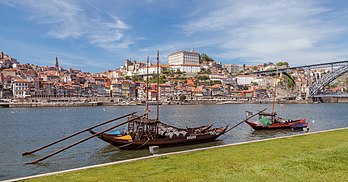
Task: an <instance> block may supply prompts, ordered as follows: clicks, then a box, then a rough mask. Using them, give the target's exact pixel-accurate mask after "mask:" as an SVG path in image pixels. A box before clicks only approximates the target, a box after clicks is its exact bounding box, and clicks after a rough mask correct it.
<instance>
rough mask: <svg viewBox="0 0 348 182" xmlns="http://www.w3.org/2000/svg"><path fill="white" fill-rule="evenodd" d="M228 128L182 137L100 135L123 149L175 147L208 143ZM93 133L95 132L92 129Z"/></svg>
mask: <svg viewBox="0 0 348 182" xmlns="http://www.w3.org/2000/svg"><path fill="white" fill-rule="evenodd" d="M226 129H227V126H226V127H225V128H223V129H222V130H221V129H220V130H221V132H219V133H216V132H211V133H207V134H202V135H193V136H187V137H181V138H173V139H168V138H163V139H151V140H147V139H143V140H120V139H117V136H115V135H110V134H100V135H99V136H98V137H99V138H100V139H102V140H104V141H105V142H108V143H110V144H111V145H113V146H115V147H118V148H119V149H122V150H137V149H142V148H148V147H149V146H159V147H173V146H181V145H192V144H199V143H206V142H211V141H214V140H216V139H217V138H218V137H219V136H221V135H222V134H223V133H224V132H225V131H226ZM90 132H91V133H92V134H95V132H93V131H90Z"/></svg>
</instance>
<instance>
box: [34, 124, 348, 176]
mask: <svg viewBox="0 0 348 182" xmlns="http://www.w3.org/2000/svg"><path fill="white" fill-rule="evenodd" d="M27 181H348V129H343V130H337V131H330V132H325V133H316V134H311V135H302V136H295V137H291V138H283V139H276V140H269V141H262V142H255V143H248V144H242V145H235V146H228V147H221V148H214V149H209V150H203V151H196V152H191V153H185V154H178V155H168V156H161V157H157V158H151V159H146V160H140V161H135V162H128V163H121V164H117V165H110V166H104V167H98V168H92V169H86V170H81V171H74V172H68V173H62V174H56V175H51V176H45V177H40V178H33V179H30V180H27Z"/></svg>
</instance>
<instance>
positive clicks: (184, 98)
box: [179, 94, 186, 102]
mask: <svg viewBox="0 0 348 182" xmlns="http://www.w3.org/2000/svg"><path fill="white" fill-rule="evenodd" d="M179 99H180V101H181V102H182V101H184V100H186V95H184V94H181V95H180V98H179Z"/></svg>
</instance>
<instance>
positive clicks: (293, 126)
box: [245, 118, 308, 130]
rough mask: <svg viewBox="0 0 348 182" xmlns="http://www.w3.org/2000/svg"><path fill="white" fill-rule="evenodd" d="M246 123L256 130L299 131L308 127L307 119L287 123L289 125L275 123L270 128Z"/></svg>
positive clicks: (249, 122) (250, 122)
mask: <svg viewBox="0 0 348 182" xmlns="http://www.w3.org/2000/svg"><path fill="white" fill-rule="evenodd" d="M245 122H246V123H248V124H249V125H250V126H251V127H252V128H253V129H254V130H272V129H299V128H305V127H307V126H308V123H306V118H303V119H299V120H295V121H293V122H287V123H273V124H271V125H269V126H264V125H258V123H256V122H252V121H245Z"/></svg>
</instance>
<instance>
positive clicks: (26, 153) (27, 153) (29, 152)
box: [22, 112, 136, 156]
mask: <svg viewBox="0 0 348 182" xmlns="http://www.w3.org/2000/svg"><path fill="white" fill-rule="evenodd" d="M135 113H136V112H133V113H130V114H126V115H124V116H120V117H118V118H115V119H112V120H109V121H105V122H103V123H100V124H97V125H94V126H92V127H89V128H86V129H84V130H82V131H79V132H77V133H74V134H72V135H69V136H67V137H65V138H62V139H59V140H57V141H55V142H52V143H50V144H48V145H45V146H43V147H40V148H37V149H34V150H32V151H28V152H24V153H22V155H23V156H25V155H29V154H32V153H34V152H37V151H39V150H42V149H44V148H47V147H49V146H52V145H54V144H57V143H59V142H61V141H64V140H66V139H68V138H71V137H74V136H76V135H79V134H81V133H83V132H86V131H88V130H91V129H93V128H96V127H98V126H102V125H105V124H107V123H110V122H113V121H116V120H119V119H122V118H125V117H127V116H130V115H133V114H135Z"/></svg>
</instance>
